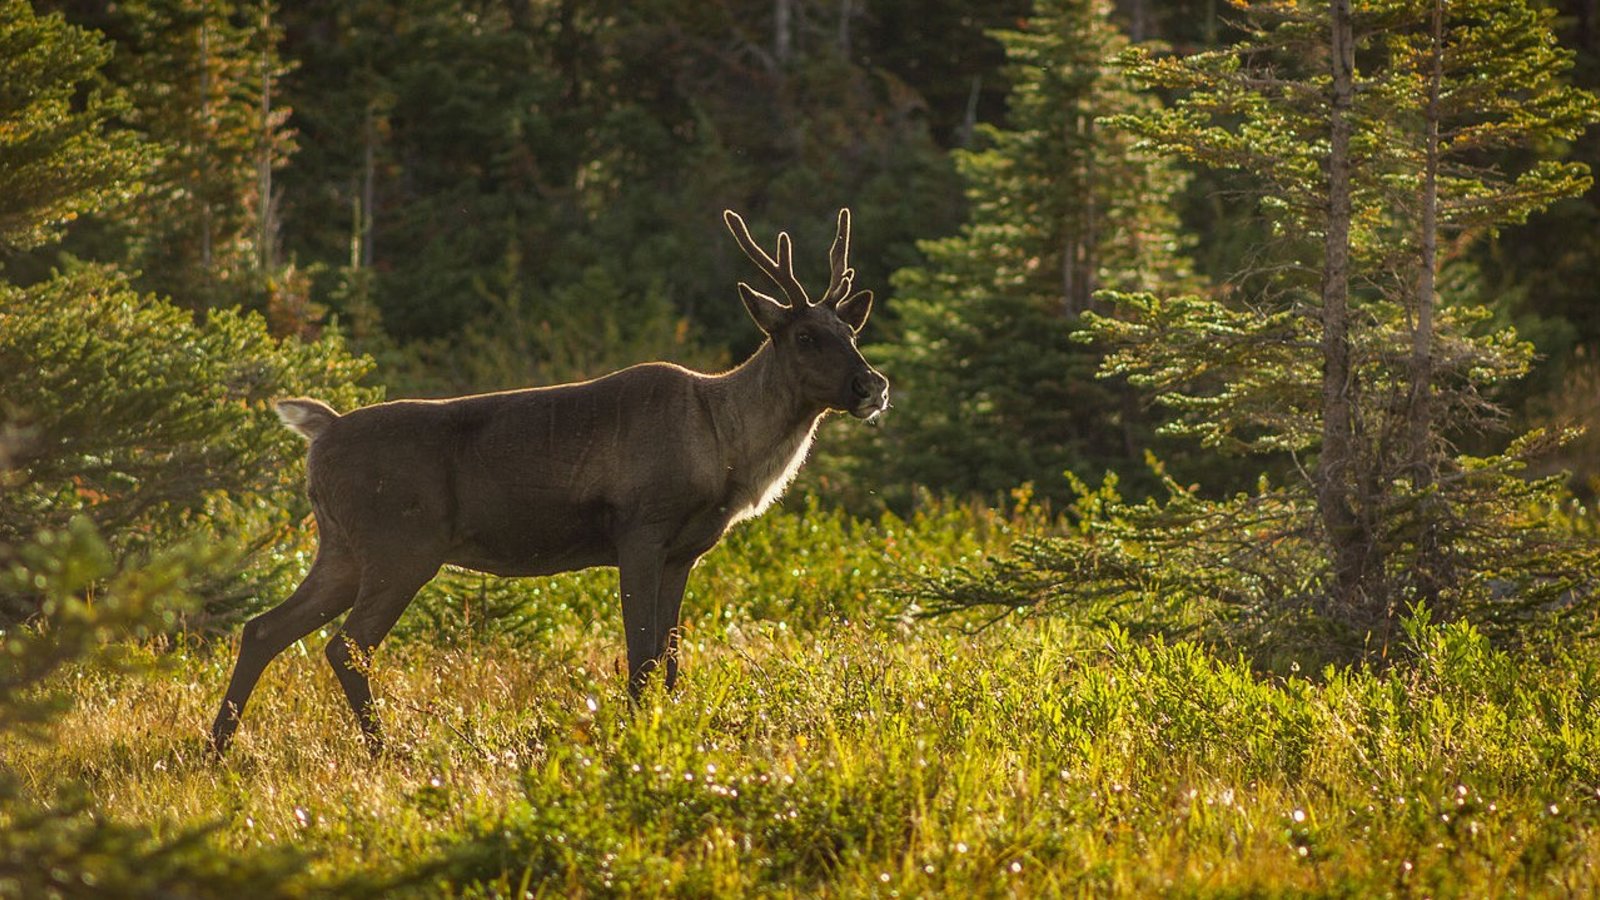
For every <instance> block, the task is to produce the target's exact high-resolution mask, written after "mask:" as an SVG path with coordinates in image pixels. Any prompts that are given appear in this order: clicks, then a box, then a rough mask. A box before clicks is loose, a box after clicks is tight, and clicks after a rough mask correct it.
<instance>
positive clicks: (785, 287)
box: [722, 209, 812, 308]
mask: <svg viewBox="0 0 1600 900" xmlns="http://www.w3.org/2000/svg"><path fill="white" fill-rule="evenodd" d="M722 220H723V221H724V222H726V223H727V224H728V230H729V231H731V232H733V239H734V240H735V241H738V242H739V247H740V249H742V250H744V255H745V256H748V257H750V261H751V262H753V263H755V264H756V268H758V269H760V270H761V271H762V272H763V273H765V274H766V276H767V277H768V278H770V279H772V283H773V284H776V285H777V286H778V290H780V291H783V295H784V296H785V297H787V298H788V299H789V306H791V307H794V308H799V307H800V305H801V304H805V305H806V306H810V305H812V304H811V298H810V297H808V296H806V289H805V288H803V287H801V286H800V279H798V278H796V277H794V248H793V247H792V246H790V244H789V232H787V231H780V232H778V258H777V259H773V258H772V257H770V256H768V255H767V251H765V250H763V249H761V246H760V245H759V244H757V243H756V242H755V240H754V239H753V238H751V237H750V229H749V228H748V227H746V225H745V224H744V219H743V218H741V217H740V216H739V214H738V213H736V212H734V211H733V210H731V209H728V210H723V213H722Z"/></svg>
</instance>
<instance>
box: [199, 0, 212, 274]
mask: <svg viewBox="0 0 1600 900" xmlns="http://www.w3.org/2000/svg"><path fill="white" fill-rule="evenodd" d="M210 121H211V16H210V11H209V10H207V9H205V8H204V7H202V8H201V10H200V128H199V129H197V131H198V132H199V133H198V139H197V140H196V141H195V152H196V153H198V154H199V155H200V165H199V166H198V169H199V171H198V172H197V173H196V177H197V178H198V179H199V184H197V185H196V188H197V190H196V191H195V197H196V198H197V199H198V200H199V202H200V266H201V268H202V269H204V270H205V272H206V273H207V274H208V275H209V274H210V272H211V255H212V250H211V190H210V188H211V185H210V183H209V179H208V178H207V175H208V174H209V169H210V164H209V159H208V157H209V154H208V153H207V152H206V151H207V146H208V143H209V142H208V141H207V136H206V134H205V128H206V126H207V123H209V122H210Z"/></svg>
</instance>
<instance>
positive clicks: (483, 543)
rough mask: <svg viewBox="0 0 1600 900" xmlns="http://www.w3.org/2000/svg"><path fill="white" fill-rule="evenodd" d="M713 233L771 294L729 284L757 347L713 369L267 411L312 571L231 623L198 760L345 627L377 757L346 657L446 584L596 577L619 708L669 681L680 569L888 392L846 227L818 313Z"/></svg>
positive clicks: (358, 654)
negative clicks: (816, 443) (310, 547)
mask: <svg viewBox="0 0 1600 900" xmlns="http://www.w3.org/2000/svg"><path fill="white" fill-rule="evenodd" d="M723 219H724V221H725V223H726V224H727V226H728V230H729V231H730V232H732V234H733V237H734V240H735V241H737V242H738V244H739V246H740V247H741V248H742V249H743V250H744V252H745V255H747V256H748V257H749V258H750V260H751V261H752V262H754V263H755V265H756V267H757V268H758V269H760V271H761V272H762V274H763V275H765V276H766V277H767V278H768V279H769V280H770V281H771V282H772V283H773V284H774V285H776V287H777V288H778V291H779V292H780V293H781V294H782V295H783V299H782V300H780V299H778V298H777V297H774V296H772V295H769V294H765V293H762V292H760V291H758V290H756V289H755V288H753V287H751V286H750V285H749V284H746V283H743V282H740V283H739V285H738V293H739V299H740V300H741V301H743V303H744V306H745V309H746V310H748V311H749V313H750V316H751V318H753V319H754V320H755V323H756V325H757V326H758V327H759V328H760V329H761V331H762V332H763V333H764V334H765V336H766V339H765V340H764V341H763V342H762V344H761V346H760V348H759V349H757V350H756V352H755V353H754V354H753V355H751V356H750V357H749V358H748V359H746V360H745V361H744V362H743V363H741V364H740V365H738V366H737V367H735V368H733V369H731V370H729V371H727V372H723V373H721V374H705V373H701V372H696V371H692V370H690V369H686V368H683V367H681V366H677V365H672V364H669V363H661V362H653V363H644V364H641V365H636V366H632V367H630V368H626V369H623V370H621V371H618V372H614V373H612V374H610V375H605V376H603V377H600V378H596V379H593V380H591V381H584V382H578V383H573V384H562V385H556V386H551V387H535V388H527V389H521V390H511V391H501V392H497V393H489V394H475V395H471V396H465V397H456V398H452V399H447V400H395V401H392V402H388V403H379V404H375V405H372V406H366V407H362V408H360V409H355V410H352V411H350V412H347V413H345V414H343V415H341V414H339V413H338V412H336V411H334V409H333V408H331V407H330V406H328V405H327V404H325V403H323V402H321V401H318V400H313V399H307V398H300V399H292V400H282V401H279V402H278V403H277V404H276V405H275V408H276V411H277V414H278V416H279V417H280V418H281V419H282V420H283V422H284V424H285V425H287V426H288V427H289V428H290V429H293V430H294V431H295V432H297V433H298V434H299V435H300V436H301V437H303V438H304V439H305V440H306V441H307V442H308V443H309V449H308V451H307V460H306V468H307V492H308V494H309V496H310V500H311V506H312V511H313V514H314V516H315V519H316V525H317V534H318V547H317V555H316V558H315V560H314V561H313V563H312V565H311V569H310V571H309V572H308V573H307V575H306V577H305V580H304V581H303V582H301V584H300V586H299V587H298V588H297V589H296V590H295V591H294V593H293V594H292V595H290V597H289V598H288V599H287V600H285V601H284V602H283V603H281V604H280V605H278V606H276V607H274V608H273V609H270V610H268V611H266V612H264V613H262V614H260V615H258V616H256V617H255V618H253V619H251V620H250V621H249V622H247V623H246V624H245V626H244V629H243V632H242V634H241V637H240V643H239V658H238V661H237V662H236V663H235V666H234V670H233V676H232V678H231V680H230V682H229V684H228V688H227V693H226V695H225V696H224V697H223V700H222V708H221V710H220V711H219V712H218V713H217V717H216V721H215V723H214V724H213V725H212V728H211V742H212V746H213V747H214V749H215V750H216V752H217V753H219V754H221V753H223V752H224V751H226V749H227V747H228V744H229V742H230V740H231V739H232V738H233V735H234V732H235V730H236V729H237V728H238V726H239V721H240V716H241V715H242V714H243V713H244V709H245V704H246V703H247V702H248V701H249V699H250V694H251V692H252V691H253V690H254V689H255V686H256V683H257V682H258V681H259V680H260V678H261V674H262V672H263V671H264V670H265V669H266V667H267V664H268V663H270V662H271V661H272V660H273V658H275V657H276V656H278V654H280V653H282V652H283V651H284V650H286V649H288V648H289V647H290V646H292V645H293V644H294V643H295V642H296V641H299V640H301V639H302V638H304V637H306V636H307V635H309V634H311V633H312V632H313V631H315V630H317V629H318V628H321V627H322V626H324V625H326V624H327V623H329V622H330V621H332V620H333V619H334V618H336V617H337V616H339V615H340V614H342V613H345V612H346V611H348V612H349V615H348V616H346V617H345V619H344V622H343V623H342V624H341V625H340V626H339V628H338V629H337V631H336V632H335V634H334V635H333V636H332V639H331V640H330V641H329V642H328V644H327V647H326V656H327V659H328V662H329V663H330V664H331V665H332V667H333V670H334V673H335V674H336V675H337V676H338V679H339V683H340V685H341V686H342V687H343V689H344V694H345V698H346V699H347V700H348V701H349V704H350V708H351V709H352V710H354V712H355V715H356V719H357V722H358V723H359V725H360V728H361V733H362V736H363V738H364V739H365V741H366V743H367V746H368V748H369V749H370V750H372V752H374V753H378V752H381V751H382V750H383V746H384V744H383V736H382V730H381V728H380V725H379V721H378V716H377V713H376V710H375V709H374V707H373V702H372V689H371V685H370V683H369V681H368V678H367V674H366V670H367V668H368V667H367V664H366V660H367V659H368V658H369V657H370V654H371V653H372V652H373V650H374V649H375V648H376V647H377V646H378V644H379V643H380V642H381V641H382V640H383V638H384V636H385V635H387V634H388V633H389V631H390V629H391V628H393V627H394V625H395V623H396V622H397V621H398V620H399V618H400V615H401V613H402V612H403V611H404V610H405V608H406V607H407V606H408V605H409V604H410V603H411V600H412V598H413V597H415V596H416V593H417V591H418V590H420V589H421V588H422V586H423V585H424V584H426V583H427V582H428V581H430V580H431V579H432V578H433V577H434V576H435V575H436V574H437V573H438V572H439V570H440V569H441V568H442V567H443V566H446V565H452V566H458V567H463V568H467V569H473V570H476V571H480V572H485V573H489V574H491V575H502V576H533V575H551V574H555V573H558V572H568V571H573V570H577V569H585V568H590V567H594V566H615V567H616V568H617V569H618V571H619V579H620V584H621V596H622V623H623V628H624V631H625V633H626V645H627V657H628V689H629V691H630V693H631V694H632V695H633V696H634V697H635V698H637V697H638V696H639V694H640V691H641V690H642V689H643V688H644V687H645V685H646V684H647V681H648V679H649V678H650V677H651V675H652V673H653V672H654V671H656V670H657V669H660V670H662V672H663V674H664V681H665V684H666V686H667V687H668V688H670V687H671V686H672V685H673V684H674V683H675V682H676V681H677V677H678V618H679V609H680V606H681V604H682V601H683V594H684V588H685V585H686V584H687V582H688V578H689V572H690V570H691V569H692V568H693V567H694V565H695V562H696V561H698V560H699V559H700V557H701V556H702V555H704V554H705V553H706V552H707V551H708V550H710V549H711V548H712V547H713V546H715V545H716V543H717V541H718V540H720V539H721V537H722V535H723V534H724V533H725V532H726V531H727V530H728V528H729V526H731V525H733V524H734V523H736V522H738V521H740V520H743V519H748V518H751V517H753V516H758V515H760V514H761V513H762V512H763V511H765V510H766V509H767V507H768V506H770V505H771V504H772V502H773V501H774V500H776V499H777V498H778V496H779V495H780V494H781V493H782V492H783V490H784V488H785V487H786V486H787V485H788V483H789V481H790V480H791V479H792V478H793V477H794V475H795V473H796V472H797V471H798V470H799V468H800V465H801V463H803V462H804V461H805V457H806V453H807V451H808V449H809V448H810V445H811V440H812V436H813V435H814V434H815V432H816V429H817V425H818V423H819V422H820V421H821V420H822V418H823V417H824V416H825V415H826V414H827V413H828V412H829V411H840V412H846V413H849V414H850V415H852V416H855V417H856V418H858V419H863V420H868V421H874V420H876V419H877V417H878V416H879V415H880V414H882V413H883V411H884V410H885V409H887V408H888V406H889V382H888V379H886V378H884V376H883V375H882V374H881V373H879V372H878V371H877V370H876V369H874V368H873V367H872V366H871V365H869V364H868V363H867V361H866V360H865V359H864V358H863V357H862V355H861V352H860V350H859V349H858V348H857V347H856V336H857V335H858V334H859V333H860V331H861V329H862V327H863V326H864V325H865V324H866V321H867V315H868V313H870V312H871V310H872V292H871V291H868V290H861V291H857V290H855V289H854V281H855V270H854V269H852V268H851V267H850V262H849V255H850V212H849V210H848V209H842V210H840V211H839V219H838V229H837V232H836V235H835V237H834V240H833V245H832V249H831V250H830V252H829V254H828V261H829V271H830V276H829V281H828V287H827V289H826V290H825V291H823V292H822V294H821V296H820V297H818V298H817V299H816V300H812V299H811V298H810V296H809V295H808V294H807V293H806V290H805V288H804V287H803V286H802V285H801V284H800V282H799V280H798V279H797V278H796V277H795V274H794V259H793V249H792V244H791V241H790V239H789V235H788V234H787V233H780V234H779V235H778V242H777V255H776V256H771V255H769V254H768V253H767V252H766V250H764V249H763V248H762V247H761V246H760V245H759V244H757V243H756V242H755V241H754V240H753V239H752V238H751V236H750V231H749V228H748V227H747V226H746V225H745V222H744V220H743V219H742V218H740V216H739V215H738V214H737V213H735V212H733V211H732V210H728V211H726V212H724V213H723Z"/></svg>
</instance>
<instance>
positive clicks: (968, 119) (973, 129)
mask: <svg viewBox="0 0 1600 900" xmlns="http://www.w3.org/2000/svg"><path fill="white" fill-rule="evenodd" d="M982 95H983V76H982V75H974V76H972V88H971V89H970V90H968V91H967V108H966V111H965V113H964V114H963V115H962V117H961V131H960V133H959V134H958V135H957V137H956V143H957V144H958V145H959V146H962V147H970V146H972V138H973V137H974V136H975V135H976V134H977V132H978V100H979V99H980V98H981V97H982Z"/></svg>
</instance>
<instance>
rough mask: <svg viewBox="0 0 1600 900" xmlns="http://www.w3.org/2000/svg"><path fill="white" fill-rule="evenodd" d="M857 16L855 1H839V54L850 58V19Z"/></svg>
mask: <svg viewBox="0 0 1600 900" xmlns="http://www.w3.org/2000/svg"><path fill="white" fill-rule="evenodd" d="M855 14H856V3H855V0H839V52H840V53H841V54H843V56H844V58H845V59H849V58H850V19H851V18H853V17H854V16H855Z"/></svg>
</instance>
